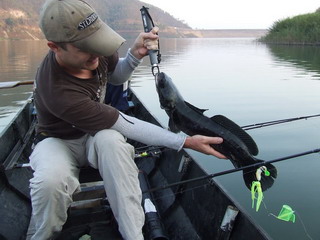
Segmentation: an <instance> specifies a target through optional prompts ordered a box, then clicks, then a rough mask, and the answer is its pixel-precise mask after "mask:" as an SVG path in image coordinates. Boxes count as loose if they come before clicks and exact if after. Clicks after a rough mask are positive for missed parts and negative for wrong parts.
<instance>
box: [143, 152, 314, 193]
mask: <svg viewBox="0 0 320 240" xmlns="http://www.w3.org/2000/svg"><path fill="white" fill-rule="evenodd" d="M318 152H320V148H317V149H313V150H310V151H306V152H301V153H297V154H293V155H289V156H286V157H281V158H277V159H273V160H269V161H262V162H257V163H254V164H250V165H247V166H244V167H240V168H235V169H230V170H226V171H222V172H218V173H213V174H209V175H205V176H201V177H197V178H192V179H188V180H184V181H179V182H175V183H171V184H166V185H163V186H160V187H155V188H150V189H149V190H146V191H148V192H155V191H159V190H163V189H167V188H171V187H175V186H179V185H182V184H187V183H192V182H198V181H201V180H205V179H209V178H214V177H218V176H222V175H226V174H230V173H234V172H239V171H242V170H246V169H250V168H255V169H256V168H259V167H262V166H264V165H266V164H268V163H274V162H280V161H284V160H288V159H292V158H297V157H301V156H305V155H309V154H314V153H318Z"/></svg>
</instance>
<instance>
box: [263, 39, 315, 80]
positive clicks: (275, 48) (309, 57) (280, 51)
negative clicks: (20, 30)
mask: <svg viewBox="0 0 320 240" xmlns="http://www.w3.org/2000/svg"><path fill="white" fill-rule="evenodd" d="M266 46H267V48H268V49H269V51H270V52H271V53H272V55H273V56H274V58H275V59H274V61H275V64H279V63H280V64H281V65H284V66H285V65H287V66H294V67H296V68H298V69H303V70H306V71H308V72H309V73H308V74H310V75H311V78H312V80H320V58H319V56H320V48H319V47H315V46H287V45H273V44H268V45H266Z"/></svg>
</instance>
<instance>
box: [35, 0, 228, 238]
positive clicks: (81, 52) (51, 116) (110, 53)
mask: <svg viewBox="0 0 320 240" xmlns="http://www.w3.org/2000/svg"><path fill="white" fill-rule="evenodd" d="M40 27H41V29H42V31H43V33H44V35H45V37H46V39H47V40H48V43H47V45H48V47H49V48H50V51H49V53H48V55H47V56H46V57H45V59H44V60H43V62H42V63H41V65H40V67H39V69H38V72H37V75H36V85H35V104H36V109H37V113H38V120H39V122H38V126H37V137H36V141H35V144H36V145H35V148H34V150H33V153H32V155H31V156H30V163H31V166H32V169H33V170H34V176H33V178H32V179H31V180H30V189H31V200H32V208H33V210H32V221H33V222H34V223H35V233H34V234H33V236H32V239H38V240H44V239H49V238H51V237H53V236H54V234H55V233H58V232H59V231H61V229H62V226H63V224H64V223H65V221H66V218H67V209H68V207H69V206H70V204H71V202H72V194H73V193H74V192H75V191H77V190H78V189H79V181H78V174H79V167H82V166H86V165H90V166H92V167H94V168H97V169H99V172H100V174H101V176H102V178H103V180H104V186H105V189H106V193H107V195H108V200H109V202H110V205H111V208H112V211H113V213H114V216H115V218H116V220H117V222H118V225H119V231H120V233H121V234H122V236H123V238H124V239H126V240H131V239H132V240H141V239H143V235H142V231H141V229H142V226H143V224H144V213H143V210H142V207H141V190H140V188H139V181H138V177H137V176H138V169H137V167H136V165H135V163H134V161H133V157H134V149H133V147H132V146H131V145H130V144H128V143H127V142H126V141H125V137H129V138H131V139H134V140H137V141H140V142H143V143H146V144H155V145H163V146H166V147H170V148H172V149H176V150H180V149H181V148H182V147H186V148H191V149H194V150H197V151H200V152H203V153H206V154H212V155H215V156H217V157H220V158H223V157H224V156H223V155H221V154H220V153H218V152H216V151H215V150H214V149H213V148H211V147H210V144H219V143H221V142H222V139H221V138H210V137H205V136H193V137H183V136H181V135H178V134H174V133H171V132H169V131H167V130H164V129H162V128H159V127H157V126H155V125H152V124H149V123H146V122H143V121H140V120H138V119H136V118H133V117H130V116H126V115H125V114H123V113H121V112H119V111H118V110H116V109H115V108H113V107H111V106H109V105H106V104H104V103H103V102H104V99H103V98H104V95H105V93H104V92H105V85H106V80H108V82H110V83H112V84H115V85H121V84H123V83H124V82H126V81H127V80H128V79H129V78H130V76H131V74H132V72H133V71H134V69H135V68H136V67H137V66H138V65H139V64H140V62H141V59H142V58H143V57H144V56H146V55H147V51H148V50H149V49H155V48H156V47H157V45H158V44H157V41H158V36H157V35H156V32H157V31H158V29H157V28H154V29H153V30H152V31H151V32H150V33H141V34H140V35H139V36H138V38H137V39H136V41H135V43H134V44H133V46H132V48H131V49H129V51H128V53H127V55H126V57H125V58H120V59H119V58H118V54H117V50H118V48H119V47H120V46H121V45H122V43H123V42H124V39H123V38H122V37H121V36H119V35H118V34H117V33H115V32H114V31H113V30H112V29H111V28H109V27H108V26H107V25H106V24H105V23H103V22H102V21H101V20H100V19H99V17H98V15H97V14H96V13H95V11H94V10H93V9H92V8H91V7H90V6H89V5H88V4H87V3H85V2H83V1H81V0H49V1H47V2H46V3H45V4H44V6H43V8H42V10H41V14H40ZM124 136H125V137H124Z"/></svg>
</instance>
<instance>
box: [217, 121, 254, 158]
mask: <svg viewBox="0 0 320 240" xmlns="http://www.w3.org/2000/svg"><path fill="white" fill-rule="evenodd" d="M211 120H213V121H214V122H215V123H217V124H219V125H221V126H222V127H224V128H226V129H228V130H229V131H230V132H232V133H233V134H235V135H236V136H237V137H239V138H240V139H241V140H242V141H243V142H244V144H245V145H246V146H247V147H248V149H249V152H250V153H251V154H252V155H253V156H256V155H257V154H258V153H259V150H258V146H257V144H256V143H255V141H254V140H253V139H252V137H251V136H250V135H249V134H248V133H247V132H246V131H244V130H243V129H242V128H241V127H240V126H239V125H237V124H236V123H234V122H233V121H231V120H230V119H228V118H226V117H225V116H222V115H216V116H213V117H212V118H211Z"/></svg>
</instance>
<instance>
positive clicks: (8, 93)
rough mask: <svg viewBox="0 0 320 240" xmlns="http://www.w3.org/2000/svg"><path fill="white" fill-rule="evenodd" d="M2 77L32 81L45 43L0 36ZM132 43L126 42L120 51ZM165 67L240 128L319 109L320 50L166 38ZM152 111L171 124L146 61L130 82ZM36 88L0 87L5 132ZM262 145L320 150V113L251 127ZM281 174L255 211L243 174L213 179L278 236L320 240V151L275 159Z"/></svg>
mask: <svg viewBox="0 0 320 240" xmlns="http://www.w3.org/2000/svg"><path fill="white" fill-rule="evenodd" d="M1 43H2V44H1V46H0V81H2V82H6V81H17V80H28V79H33V78H34V75H35V72H36V69H37V67H38V65H39V63H40V62H41V60H42V58H43V57H44V55H45V53H46V52H47V47H46V45H45V42H43V41H12V42H11V41H2V42H1ZM131 43H132V41H131V40H129V41H128V43H127V44H126V45H125V46H123V48H122V49H121V51H120V54H121V55H122V56H123V55H124V54H125V52H126V48H128V47H130V46H131ZM160 45H161V46H160V47H161V52H162V62H161V64H160V69H161V71H163V72H166V73H167V74H168V75H169V76H171V78H172V79H173V81H174V83H175V84H176V86H177V87H178V89H179V91H180V93H181V94H182V96H183V97H184V98H185V100H186V101H188V102H190V103H192V104H193V105H195V106H197V107H199V108H205V109H208V111H206V112H205V114H206V115H207V116H213V115H216V114H222V115H225V116H226V117H228V118H230V119H232V120H233V121H235V122H236V123H238V124H239V125H240V126H243V125H248V124H252V123H258V122H265V121H270V120H278V119H287V118H292V117H300V116H306V115H313V114H319V113H320V57H319V56H320V48H319V47H318V48H317V47H294V46H267V45H264V44H260V43H257V42H256V41H254V39H250V38H242V39H239V38H238V39H237V38H216V39H161V42H160ZM131 85H132V87H133V90H134V91H135V92H136V93H137V94H138V96H139V97H140V98H141V100H142V101H143V102H144V103H145V104H146V106H147V108H148V109H149V110H150V111H151V112H152V113H153V114H154V115H155V116H156V117H157V118H158V119H159V120H160V121H161V123H162V124H163V125H164V126H166V125H167V122H168V117H167V116H166V114H165V112H164V111H163V110H162V109H160V107H159V101H158V96H157V93H156V90H155V84H154V79H153V76H152V74H151V69H150V66H149V60H148V59H147V58H146V59H145V61H144V63H143V64H142V65H141V66H139V68H138V69H137V70H136V72H135V74H134V76H133V78H132V83H131ZM31 92H32V86H21V87H16V88H12V89H1V90H0V131H1V129H3V128H5V126H6V125H7V124H8V122H9V121H10V119H11V118H12V117H13V116H14V114H15V113H16V112H17V111H18V109H19V108H20V107H21V105H22V104H23V102H24V101H25V100H26V99H27V98H28V96H29V95H30V94H31ZM248 132H249V134H250V135H251V136H252V137H253V139H254V140H255V141H256V143H257V145H258V147H259V150H260V152H259V155H258V156H257V157H258V158H259V159H263V160H272V159H275V158H278V157H282V156H287V155H291V154H295V153H299V152H304V151H307V150H312V149H316V148H320V118H310V119H308V120H300V121H295V122H291V123H285V124H280V125H275V126H270V127H264V128H259V129H254V130H250V131H248ZM189 153H190V154H191V155H192V156H193V157H194V158H195V159H196V160H197V162H198V163H199V164H200V165H201V166H203V168H205V169H206V170H207V171H208V173H215V172H220V171H224V170H227V169H231V168H233V166H232V164H231V163H230V161H228V160H220V159H216V158H214V157H211V156H206V155H203V154H200V153H196V152H194V151H189ZM274 165H275V166H276V168H277V170H278V177H277V179H276V181H275V183H274V185H273V187H272V188H270V189H268V190H267V191H265V192H264V199H263V204H262V206H261V207H260V210H259V211H258V212H256V211H255V210H254V209H252V208H251V195H250V191H249V190H248V189H247V188H246V187H245V185H244V182H243V180H242V173H234V174H229V175H224V176H221V177H218V178H216V179H215V181H217V182H219V183H220V184H221V185H222V186H223V187H224V189H225V191H226V192H227V193H228V194H230V195H231V196H232V197H233V198H234V199H235V201H237V202H239V203H240V204H241V205H242V206H243V207H244V208H245V209H246V210H247V212H248V213H249V214H250V215H251V216H252V218H253V219H254V221H256V222H257V223H259V224H260V225H261V226H262V227H263V228H264V229H265V230H266V231H267V232H268V234H269V235H270V236H271V237H272V238H273V239H299V240H300V239H320V228H319V227H318V219H319V218H318V216H319V215H320V176H319V170H320V155H319V154H312V155H308V156H304V157H299V158H296V159H291V160H287V161H282V162H278V163H275V164H274ZM284 204H287V205H289V206H291V207H292V209H293V210H295V213H296V222H295V223H292V222H285V221H281V220H278V219H276V218H275V217H274V216H272V215H271V214H275V215H277V214H278V213H279V211H280V209H281V207H282V205H284Z"/></svg>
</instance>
